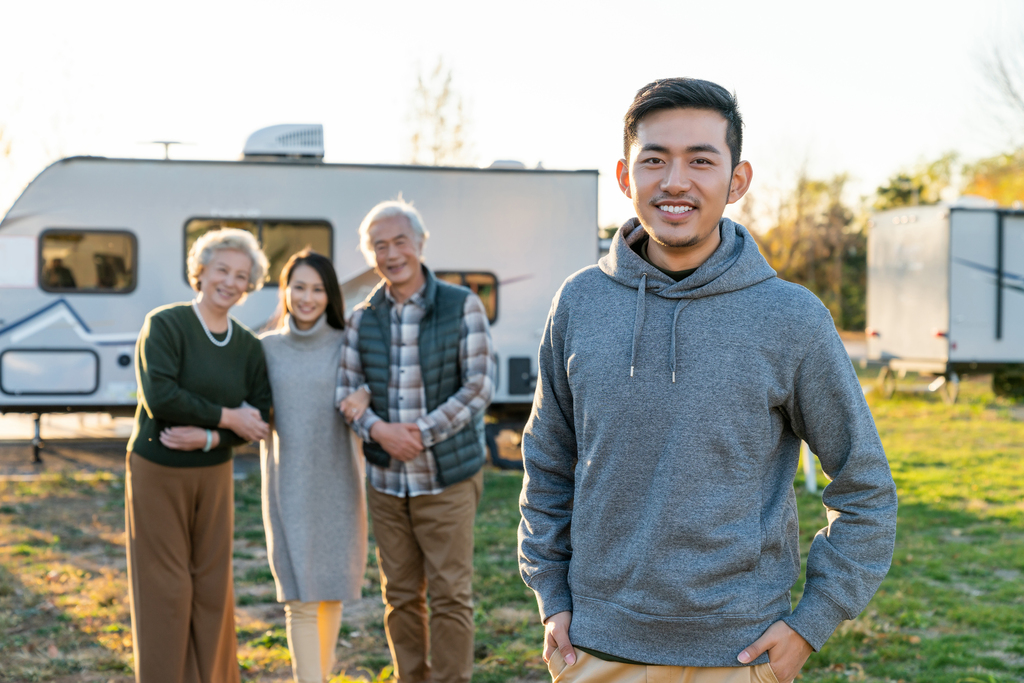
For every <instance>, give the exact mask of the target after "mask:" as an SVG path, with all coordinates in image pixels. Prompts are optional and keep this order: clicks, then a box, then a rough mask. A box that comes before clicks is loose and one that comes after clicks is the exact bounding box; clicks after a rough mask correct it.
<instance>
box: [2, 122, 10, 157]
mask: <svg viewBox="0 0 1024 683" xmlns="http://www.w3.org/2000/svg"><path fill="white" fill-rule="evenodd" d="M9 156H11V136H10V135H8V133H7V128H6V127H5V126H4V125H3V124H2V123H0V159H6V158H8V157H9Z"/></svg>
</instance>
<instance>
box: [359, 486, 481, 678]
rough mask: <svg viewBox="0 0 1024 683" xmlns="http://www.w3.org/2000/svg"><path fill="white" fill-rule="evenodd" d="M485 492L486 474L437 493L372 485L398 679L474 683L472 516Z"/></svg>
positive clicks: (379, 560) (373, 514)
mask: <svg viewBox="0 0 1024 683" xmlns="http://www.w3.org/2000/svg"><path fill="white" fill-rule="evenodd" d="M482 492H483V473H482V472H477V474H476V475H475V476H473V477H471V478H469V479H467V480H465V481H461V482H459V483H458V484H453V485H451V486H449V487H448V488H446V489H445V490H444V491H442V492H441V493H438V494H436V495H432V496H415V497H411V498H409V497H407V498H399V497H397V496H389V495H387V494H386V493H381V492H380V491H377V490H376V489H374V488H373V487H372V486H370V487H369V493H368V496H367V502H368V503H369V508H370V516H371V517H372V519H373V534H374V537H375V538H376V539H377V564H378V565H379V566H380V588H381V593H382V594H383V598H384V605H385V608H384V629H385V631H387V636H388V646H389V647H390V648H391V659H392V660H393V661H394V664H395V676H396V678H397V679H398V681H399V683H421V682H422V681H431V682H432V683H468V681H469V679H470V677H471V676H472V675H473V586H472V582H473V520H474V518H475V517H476V507H477V504H478V503H479V502H480V494H481V493H482ZM428 593H429V594H430V626H429V628H428V626H427V594H428ZM428 639H429V642H430V647H429V661H428V647H427V642H428Z"/></svg>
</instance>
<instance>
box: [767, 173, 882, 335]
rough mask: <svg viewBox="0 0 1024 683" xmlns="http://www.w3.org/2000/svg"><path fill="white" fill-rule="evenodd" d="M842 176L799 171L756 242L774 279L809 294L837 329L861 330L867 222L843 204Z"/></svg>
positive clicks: (863, 317) (843, 181)
mask: <svg viewBox="0 0 1024 683" xmlns="http://www.w3.org/2000/svg"><path fill="white" fill-rule="evenodd" d="M846 183H847V176H846V175H845V174H840V175H837V176H834V177H833V178H831V179H829V180H817V179H813V178H809V177H808V176H807V173H806V172H801V174H800V175H799V177H798V178H797V181H796V184H795V186H794V187H793V189H792V190H791V191H789V192H788V193H787V194H786V195H785V196H784V197H783V198H782V200H781V201H780V202H779V205H778V207H777V210H776V215H775V216H774V218H773V220H772V221H771V222H772V225H771V226H770V227H769V228H768V229H767V230H766V231H765V232H763V233H762V234H761V235H760V238H759V239H758V242H759V245H760V247H761V252H762V253H763V254H764V256H765V258H766V259H767V260H768V263H769V264H771V266H772V267H773V268H774V269H775V270H776V271H777V272H778V274H779V277H781V278H782V279H784V280H789V281H790V282H796V283H799V284H801V285H803V286H805V287H807V288H808V289H810V290H811V291H812V292H814V293H815V294H816V295H817V296H818V298H820V299H821V301H822V303H824V304H825V306H826V307H828V309H829V311H830V312H831V313H832V318H833V319H834V320H835V323H836V326H837V327H839V328H840V329H847V330H855V329H864V325H865V311H864V306H865V292H866V284H867V240H866V235H865V232H864V225H865V223H866V221H865V220H864V219H863V217H861V216H858V215H857V214H856V213H855V212H854V211H853V210H852V209H851V208H850V207H848V206H847V205H846V204H845V203H844V202H843V191H844V189H845V187H846Z"/></svg>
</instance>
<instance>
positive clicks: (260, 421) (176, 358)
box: [125, 229, 271, 683]
mask: <svg viewBox="0 0 1024 683" xmlns="http://www.w3.org/2000/svg"><path fill="white" fill-rule="evenodd" d="M266 272H267V259H266V257H265V256H264V255H263V252H262V251H261V250H260V247H259V244H258V243H257V242H256V240H255V238H254V237H253V236H252V235H251V234H249V233H248V232H245V231H244V230H235V229H223V230H217V231H214V232H209V233H206V234H205V235H203V236H202V237H200V238H199V240H197V241H196V243H195V244H194V245H193V247H192V249H191V251H190V252H189V255H188V276H189V282H190V283H191V284H192V287H193V289H195V290H196V291H197V292H198V294H197V295H196V298H195V299H193V300H192V301H191V302H190V303H178V304H171V305H169V306H162V307H160V308H157V309H155V310H153V311H151V312H150V313H149V314H148V315H147V316H146V320H145V322H144V323H143V325H142V331H141V333H140V334H139V340H138V343H137V345H136V351H135V356H136V364H135V367H136V372H137V375H138V382H139V393H138V398H139V408H138V411H137V412H136V414H135V430H134V431H133V432H132V436H131V440H130V441H129V442H128V462H127V473H126V477H125V517H126V521H125V524H126V528H127V537H128V538H127V546H128V576H129V580H130V581H129V592H128V595H129V597H130V600H131V616H132V636H133V641H134V649H135V677H136V680H138V681H144V682H145V683H159V682H161V681H167V682H168V683H172V682H173V683H178V682H181V681H188V682H192V681H196V682H199V681H202V682H204V683H222V682H227V683H231V682H234V681H238V680H239V670H238V661H237V659H236V654H235V652H236V639H235V620H234V602H235V601H234V590H233V586H232V576H231V546H232V537H233V527H234V485H233V478H232V466H231V458H232V450H233V447H234V446H237V445H239V444H242V443H245V442H247V441H254V440H258V439H262V438H266V436H267V435H268V433H269V428H268V426H267V420H268V419H269V410H270V404H271V392H270V384H269V382H268V380H267V369H266V364H265V363H264V359H263V350H262V347H261V346H260V342H259V340H258V339H257V338H256V337H255V336H254V335H253V334H252V332H250V331H249V330H248V329H246V328H245V327H243V326H242V325H241V324H240V323H238V321H236V320H234V319H232V318H230V317H229V316H228V311H229V310H230V309H231V307H232V306H234V305H235V304H237V303H240V302H241V301H242V300H243V299H244V298H245V296H246V295H247V294H248V293H249V292H251V291H253V290H255V289H258V288H259V287H260V286H261V285H262V282H263V279H264V276H265V274H266Z"/></svg>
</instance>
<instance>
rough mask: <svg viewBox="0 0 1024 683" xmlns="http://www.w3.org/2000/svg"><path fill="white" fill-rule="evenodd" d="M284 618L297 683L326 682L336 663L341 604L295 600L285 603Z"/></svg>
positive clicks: (293, 674)
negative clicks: (335, 655)
mask: <svg viewBox="0 0 1024 683" xmlns="http://www.w3.org/2000/svg"><path fill="white" fill-rule="evenodd" d="M284 619H285V629H286V631H287V633H288V651H289V652H290V653H291V655H292V676H294V678H295V680H296V683H324V681H326V680H327V679H328V678H330V677H331V670H332V669H333V668H334V662H335V661H336V660H335V657H334V651H335V648H337V647H338V631H339V630H340V629H341V603H340V602H338V601H337V600H332V601H324V602H299V601H298V600H291V601H289V602H286V603H285V604H284Z"/></svg>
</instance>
